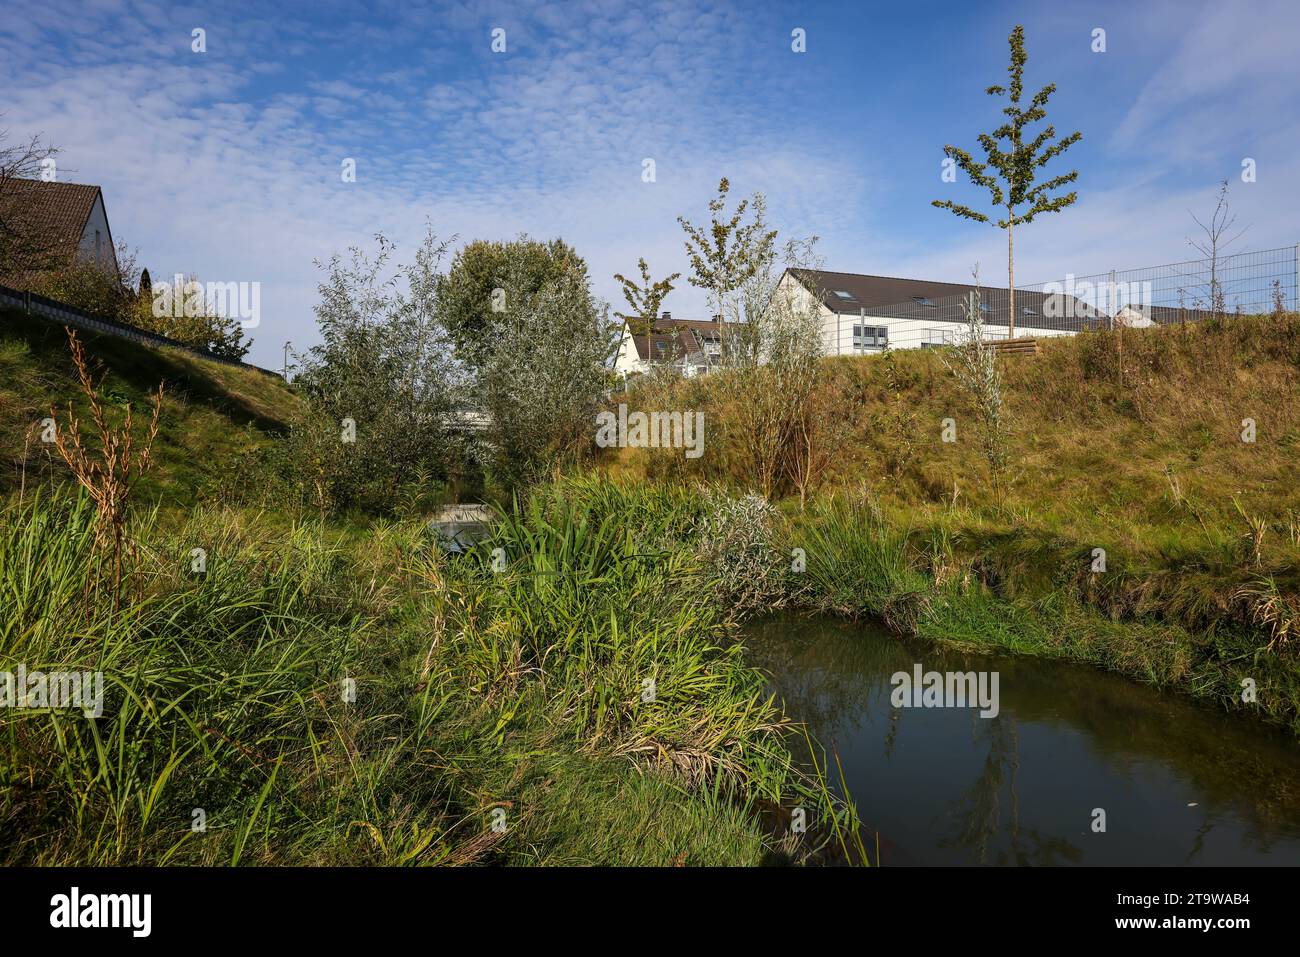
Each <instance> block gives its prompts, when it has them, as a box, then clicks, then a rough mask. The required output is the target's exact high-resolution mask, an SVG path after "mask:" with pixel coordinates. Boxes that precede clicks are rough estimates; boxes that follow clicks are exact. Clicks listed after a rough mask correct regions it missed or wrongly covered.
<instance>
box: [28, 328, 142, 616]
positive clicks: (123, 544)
mask: <svg viewBox="0 0 1300 957" xmlns="http://www.w3.org/2000/svg"><path fill="white" fill-rule="evenodd" d="M67 332H68V349H69V351H71V353H72V361H73V363H74V364H75V365H76V367H77V378H78V380H80V383H81V391H82V392H83V393H84V394H85V396H86V399H87V400H88V401H89V402H90V415H91V419H92V420H93V421H94V423H95V431H96V432H98V433H99V436H98V438H99V448H98V449H92V450H88V449H87V448H86V445H85V443H84V442H83V441H82V436H81V420H80V419H79V418H78V417H77V414H76V412H74V411H73V408H72V402H71V400H69V401H68V405H67V421H66V424H63V425H60V426H57V427H56V429H55V433H54V447H55V449H57V450H58V453H59V455H60V456H61V457H62V459H63V461H64V462H65V463H66V464H67V466H68V469H69V470H70V471H71V472H72V474H73V476H74V477H75V478H76V480H77V481H78V482H79V483H80V484H81V486H82V487H83V488H84V489H85V490H86V491H87V492H88V493H89V495H90V497H91V500H92V501H93V502H94V503H95V511H96V524H95V544H96V548H97V549H98V550H99V554H100V556H101V559H102V557H103V556H104V555H107V556H108V560H109V566H110V569H111V573H112V579H113V611H114V612H116V611H118V610H119V609H120V607H121V598H122V588H121V586H122V568H123V561H122V559H123V555H124V554H126V555H129V556H131V557H134V556H135V554H136V552H135V546H134V543H132V541H131V540H130V537H129V536H128V535H127V530H126V522H127V510H128V507H129V505H130V501H131V491H132V489H133V488H134V486H135V483H136V482H137V481H138V480H139V479H140V477H141V476H142V475H144V474H145V473H146V472H148V471H149V467H150V465H151V464H152V451H153V441H154V438H155V437H157V435H158V415H159V413H160V412H161V411H162V397H163V385H162V383H161V382H160V383H158V392H157V393H156V394H155V395H154V397H153V403H152V404H153V414H152V416H151V417H150V420H149V432H148V435H147V437H146V438H145V441H144V445H143V447H142V448H140V449H139V450H138V452H137V448H136V444H135V438H134V435H133V434H132V428H131V425H132V422H131V406H130V403H128V404H127V406H126V418H125V420H124V421H123V423H122V427H121V428H120V429H114V428H113V427H112V425H110V423H109V421H108V416H107V414H106V413H105V409H104V404H103V402H102V401H101V400H100V396H99V388H98V386H97V384H96V383H95V381H94V380H93V379H92V378H91V375H90V369H89V366H88V365H87V362H86V353H85V350H84V349H83V348H82V346H81V342H80V340H78V339H77V334H76V332H75V331H74V330H73V329H72V328H70V327H69V328H68V330H67ZM101 382H102V379H101ZM50 414H51V416H52V417H54V418H55V419H56V420H57V418H58V410H57V409H55V408H51V409H50ZM98 580H99V569H98V568H96V569H95V578H94V582H93V586H94V587H95V588H96V589H97V588H98ZM91 585H92V583H91V582H89V581H88V582H87V588H88V590H89V589H90V587H91Z"/></svg>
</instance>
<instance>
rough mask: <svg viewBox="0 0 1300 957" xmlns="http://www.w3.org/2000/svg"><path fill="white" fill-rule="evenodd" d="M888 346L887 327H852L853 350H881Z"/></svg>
mask: <svg viewBox="0 0 1300 957" xmlns="http://www.w3.org/2000/svg"><path fill="white" fill-rule="evenodd" d="M888 345H889V328H888V327H887V326H854V327H853V348H854V349H883V348H885V347H886V346H888Z"/></svg>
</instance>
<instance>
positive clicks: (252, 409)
mask: <svg viewBox="0 0 1300 957" xmlns="http://www.w3.org/2000/svg"><path fill="white" fill-rule="evenodd" d="M78 337H79V338H80V339H81V340H82V342H83V344H84V345H85V346H86V352H87V354H88V355H89V356H90V357H91V359H92V361H93V363H94V366H95V368H96V369H97V370H98V371H99V372H106V373H107V377H106V378H105V380H104V383H103V387H102V389H101V392H102V394H103V395H104V396H105V397H106V398H108V399H110V400H111V407H112V408H115V409H116V410H117V411H118V413H119V414H120V413H121V411H122V410H123V409H124V407H125V405H126V404H127V403H130V404H131V406H132V408H133V410H134V413H135V416H136V421H137V423H139V422H141V419H146V420H147V416H148V407H149V394H150V392H152V391H153V390H154V389H156V388H157V387H158V383H159V382H164V383H165V385H166V391H165V394H164V401H163V411H162V416H161V419H160V427H159V434H158V440H157V443H156V445H155V448H154V456H155V467H154V470H153V472H152V473H151V474H150V475H149V477H148V478H147V479H146V480H145V482H144V483H143V484H142V493H143V494H144V495H145V496H146V497H147V498H150V499H153V500H156V501H160V502H162V503H164V504H176V505H186V504H190V503H192V502H194V501H195V500H196V499H197V498H199V497H200V496H201V494H202V491H203V489H204V488H205V487H206V486H208V485H210V483H212V482H213V481H214V480H215V479H216V477H217V475H218V473H219V471H220V469H221V468H222V465H223V463H228V462H233V461H235V460H236V458H237V454H238V453H239V452H240V451H242V450H245V449H248V448H250V447H252V446H254V445H256V444H258V443H263V442H266V441H267V435H268V434H269V433H272V432H280V431H284V430H285V429H286V427H287V425H288V423H289V421H291V420H292V419H293V417H294V415H295V414H296V411H297V408H298V402H299V400H298V399H297V397H296V396H295V395H294V394H293V393H292V392H291V391H290V390H289V388H288V387H287V386H286V385H285V384H284V382H282V381H281V380H280V379H278V378H276V377H274V376H269V375H266V374H264V373H261V372H257V371H256V370H253V369H246V368H241V367H238V366H229V365H225V364H223V363H219V362H211V361H208V360H205V359H201V358H199V357H197V356H192V355H190V354H188V353H185V352H181V351H179V350H174V349H154V348H150V347H146V346H142V345H139V344H137V343H134V342H130V341H128V340H125V339H118V338H115V337H112V336H99V335H95V334H93V333H88V332H81V331H79V332H78ZM69 399H74V400H75V401H74V408H76V410H77V412H78V414H79V415H81V416H82V419H83V423H82V428H83V430H84V429H85V428H86V427H87V425H88V423H87V421H86V418H85V414H86V410H87V406H86V404H85V402H84V400H83V399H82V396H81V390H80V388H79V387H78V385H77V380H76V369H75V368H74V367H73V364H72V360H71V357H70V356H69V353H68V343H67V336H66V333H65V332H64V327H63V326H61V325H58V324H56V323H51V322H47V321H45V320H43V319H36V318H31V317H27V316H25V315H23V313H22V312H21V311H18V310H0V461H2V462H3V467H2V468H0V493H4V492H7V491H10V490H12V489H14V488H16V487H17V486H18V484H19V482H20V481H21V464H22V459H23V455H24V448H25V445H27V444H28V443H30V447H28V448H27V470H28V482H29V483H30V482H31V479H32V474H33V470H35V472H36V473H37V474H43V473H44V472H46V470H49V469H54V470H56V471H61V466H59V465H56V464H54V463H53V462H52V461H51V460H50V458H49V456H48V455H47V454H46V450H45V449H44V448H42V446H41V443H40V442H39V428H37V431H36V432H32V433H31V434H30V436H29V430H31V429H32V428H33V427H34V426H36V424H37V423H38V421H39V420H40V419H42V418H44V417H45V416H48V415H49V409H50V406H51V405H52V404H57V405H58V406H59V408H60V409H63V408H64V407H65V405H66V403H67V401H68V400H69Z"/></svg>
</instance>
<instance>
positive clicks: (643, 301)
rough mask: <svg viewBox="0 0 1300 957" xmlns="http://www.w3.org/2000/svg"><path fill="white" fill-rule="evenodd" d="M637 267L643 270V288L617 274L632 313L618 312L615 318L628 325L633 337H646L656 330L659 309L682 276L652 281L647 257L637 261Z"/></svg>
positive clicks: (675, 274)
mask: <svg viewBox="0 0 1300 957" xmlns="http://www.w3.org/2000/svg"><path fill="white" fill-rule="evenodd" d="M637 266H638V267H640V269H641V282H642V283H644V285H642V286H638V285H637V284H636V282H635V281H634V280H632V279H628V278H627V277H625V276H624V275H623V274H622V273H615V274H614V278H615V279H617V280H618V281H619V283H621V284H622V286H623V298H624V299H625V300H627V305H628V308H629V309H630V310H631V312H630V313H622V312H616V313H614V317H615V318H616V319H621V320H623V321H624V322H626V323H627V324H628V328H629V329H630V330H631V332H632V335H634V336H640V335H646V334H648V333H649V332H650V331H651V330H653V329H654V321H655V319H657V318H658V317H659V309H660V307H661V306H662V305H663V302H664V299H665V298H666V297H667V296H668V294H669V293H670V292H672V291H673V288H674V287H673V280H674V279H680V278H681V276H682V274H681V273H679V272H675V273H673V274H672V275H671V276H669V277H668V278H667V279H660V280H659V281H658V282H651V281H650V267H649V266H647V265H646V261H645V257H642V258H641V259H638V260H637Z"/></svg>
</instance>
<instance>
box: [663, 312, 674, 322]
mask: <svg viewBox="0 0 1300 957" xmlns="http://www.w3.org/2000/svg"><path fill="white" fill-rule="evenodd" d="M663 318H664V321H665V322H671V321H672V318H673V314H672V313H671V312H665V313H664V315H663Z"/></svg>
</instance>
